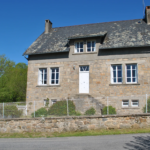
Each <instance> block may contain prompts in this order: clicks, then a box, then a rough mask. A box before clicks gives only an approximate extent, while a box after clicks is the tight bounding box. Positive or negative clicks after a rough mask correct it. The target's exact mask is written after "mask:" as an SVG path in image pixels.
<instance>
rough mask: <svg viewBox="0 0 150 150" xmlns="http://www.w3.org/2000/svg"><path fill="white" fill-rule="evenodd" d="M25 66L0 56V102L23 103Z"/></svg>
mask: <svg viewBox="0 0 150 150" xmlns="http://www.w3.org/2000/svg"><path fill="white" fill-rule="evenodd" d="M26 83H27V65H26V64H25V63H18V64H16V65H15V63H14V62H13V61H10V60H9V59H7V58H6V57H5V56H4V55H0V102H17V101H25V98H26Z"/></svg>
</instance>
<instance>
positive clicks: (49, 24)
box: [45, 20, 52, 33]
mask: <svg viewBox="0 0 150 150" xmlns="http://www.w3.org/2000/svg"><path fill="white" fill-rule="evenodd" d="M51 29H52V22H51V21H50V20H45V33H49V32H50V30H51Z"/></svg>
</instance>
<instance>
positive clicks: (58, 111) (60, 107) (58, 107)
mask: <svg viewBox="0 0 150 150" xmlns="http://www.w3.org/2000/svg"><path fill="white" fill-rule="evenodd" d="M68 110H69V115H79V112H76V111H75V105H74V103H73V101H70V100H69V101H68ZM48 115H56V116H65V115H67V102H66V101H57V102H56V103H54V104H53V105H52V106H51V107H50V108H49V110H48Z"/></svg>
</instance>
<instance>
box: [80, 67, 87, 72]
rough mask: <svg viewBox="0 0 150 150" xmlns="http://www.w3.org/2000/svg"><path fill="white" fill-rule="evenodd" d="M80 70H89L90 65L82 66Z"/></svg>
mask: <svg viewBox="0 0 150 150" xmlns="http://www.w3.org/2000/svg"><path fill="white" fill-rule="evenodd" d="M80 71H89V66H80Z"/></svg>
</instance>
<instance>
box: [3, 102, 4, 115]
mask: <svg viewBox="0 0 150 150" xmlns="http://www.w3.org/2000/svg"><path fill="white" fill-rule="evenodd" d="M3 118H4V102H3Z"/></svg>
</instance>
